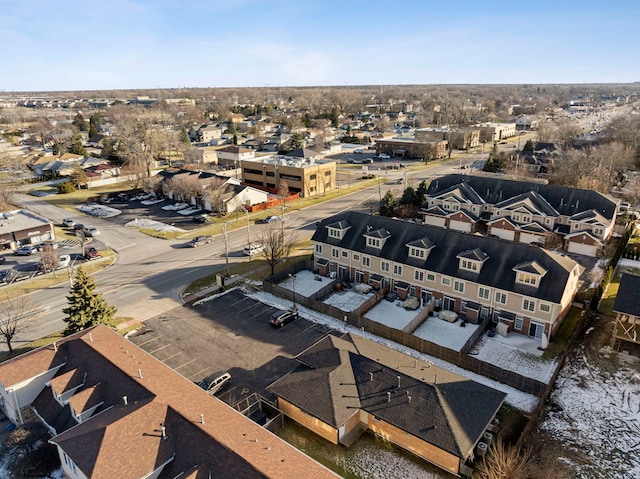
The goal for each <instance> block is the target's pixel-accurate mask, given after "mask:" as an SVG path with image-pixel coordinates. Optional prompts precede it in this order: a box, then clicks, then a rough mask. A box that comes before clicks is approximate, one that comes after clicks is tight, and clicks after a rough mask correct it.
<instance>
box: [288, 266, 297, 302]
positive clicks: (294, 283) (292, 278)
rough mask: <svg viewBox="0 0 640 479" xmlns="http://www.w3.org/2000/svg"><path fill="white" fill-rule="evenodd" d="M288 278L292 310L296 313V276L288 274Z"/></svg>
mask: <svg viewBox="0 0 640 479" xmlns="http://www.w3.org/2000/svg"><path fill="white" fill-rule="evenodd" d="M289 278H291V283H292V286H291V289H292V291H293V310H294V311H297V310H298V307H297V306H296V275H295V274H290V275H289Z"/></svg>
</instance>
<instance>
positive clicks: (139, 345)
mask: <svg viewBox="0 0 640 479" xmlns="http://www.w3.org/2000/svg"><path fill="white" fill-rule="evenodd" d="M161 337H162V336H156V337H155V338H151V339H148V340H147V341H145V342H143V343H140V344H138V347H140V348H141V347H142V346H144V345H145V344H147V343H150V342H151V341H157V340H158V339H160V338H161Z"/></svg>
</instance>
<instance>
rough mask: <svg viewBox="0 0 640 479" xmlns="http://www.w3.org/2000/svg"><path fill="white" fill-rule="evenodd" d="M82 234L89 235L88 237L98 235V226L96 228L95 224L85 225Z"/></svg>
mask: <svg viewBox="0 0 640 479" xmlns="http://www.w3.org/2000/svg"><path fill="white" fill-rule="evenodd" d="M84 234H85V236H90V237H92V238H93V237H94V236H99V235H100V234H102V233H100V230H98V228H96V227H95V226H87V227H86V228H85V229H84Z"/></svg>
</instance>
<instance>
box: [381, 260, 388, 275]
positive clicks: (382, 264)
mask: <svg viewBox="0 0 640 479" xmlns="http://www.w3.org/2000/svg"><path fill="white" fill-rule="evenodd" d="M380 270H381V271H384V272H385V273H388V272H389V263H387V262H386V261H381V262H380Z"/></svg>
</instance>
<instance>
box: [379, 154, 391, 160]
mask: <svg viewBox="0 0 640 479" xmlns="http://www.w3.org/2000/svg"><path fill="white" fill-rule="evenodd" d="M378 158H380V159H381V160H390V159H391V157H390V156H389V155H387V154H386V153H380V154H379V155H378Z"/></svg>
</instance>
